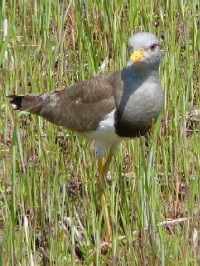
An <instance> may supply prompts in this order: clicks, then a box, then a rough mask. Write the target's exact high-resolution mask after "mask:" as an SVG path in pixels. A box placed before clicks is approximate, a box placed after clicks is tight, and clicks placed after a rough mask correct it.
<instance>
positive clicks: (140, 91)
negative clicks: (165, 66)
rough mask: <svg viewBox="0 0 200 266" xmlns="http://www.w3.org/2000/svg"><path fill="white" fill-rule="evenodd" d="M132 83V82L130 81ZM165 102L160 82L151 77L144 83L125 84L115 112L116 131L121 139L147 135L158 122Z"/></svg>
mask: <svg viewBox="0 0 200 266" xmlns="http://www.w3.org/2000/svg"><path fill="white" fill-rule="evenodd" d="M129 83H130V80H129ZM163 102H164V93H163V90H162V88H161V85H160V82H159V80H158V79H157V78H156V79H155V80H154V78H153V79H152V78H151V77H150V78H148V79H147V80H143V82H142V81H141V82H134V83H133V84H132V85H130V84H126V82H125V84H124V89H123V92H122V95H121V99H120V102H119V104H118V106H117V109H116V112H115V131H116V133H117V135H119V136H120V137H137V136H141V135H143V134H145V133H146V132H147V131H148V130H149V129H150V127H151V124H152V120H156V119H157V117H158V115H159V113H160V111H161V109H162V107H163Z"/></svg>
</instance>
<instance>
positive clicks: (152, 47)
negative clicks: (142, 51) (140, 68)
mask: <svg viewBox="0 0 200 266" xmlns="http://www.w3.org/2000/svg"><path fill="white" fill-rule="evenodd" d="M156 46H157V45H156V44H153V45H151V46H150V50H151V51H152V52H153V51H155V49H156Z"/></svg>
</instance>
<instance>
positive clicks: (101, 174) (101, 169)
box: [97, 159, 112, 241]
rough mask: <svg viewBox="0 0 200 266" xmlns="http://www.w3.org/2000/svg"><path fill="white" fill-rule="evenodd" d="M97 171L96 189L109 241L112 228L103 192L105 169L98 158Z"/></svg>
mask: <svg viewBox="0 0 200 266" xmlns="http://www.w3.org/2000/svg"><path fill="white" fill-rule="evenodd" d="M98 171H99V180H98V184H97V185H98V187H97V190H98V194H99V197H100V202H101V206H102V208H103V210H104V214H105V223H106V229H107V237H108V241H111V240H112V229H111V225H110V219H109V212H108V204H107V201H106V196H105V193H104V178H105V171H104V167H103V161H102V159H98Z"/></svg>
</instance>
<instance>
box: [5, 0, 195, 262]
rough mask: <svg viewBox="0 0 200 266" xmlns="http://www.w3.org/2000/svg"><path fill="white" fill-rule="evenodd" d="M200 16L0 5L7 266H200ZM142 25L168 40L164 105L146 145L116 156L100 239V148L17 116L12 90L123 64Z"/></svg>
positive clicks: (163, 9)
mask: <svg viewBox="0 0 200 266" xmlns="http://www.w3.org/2000/svg"><path fill="white" fill-rule="evenodd" d="M198 12H199V3H198V1H187V0H186V1H152V0H150V1H148V2H147V1H136V0H134V1H133V0H129V1H122V0H117V1H116V0H115V1H94V0H93V1H91V0H88V1H73V0H71V1H63V2H62V1H46V0H44V1H22V0H18V1H16V0H11V1H9V2H7V1H1V8H0V18H1V25H3V21H5V19H7V21H8V34H7V36H3V33H4V34H5V26H4V30H3V32H2V34H1V36H0V42H1V45H0V47H1V52H0V63H1V72H0V76H1V77H0V80H1V82H0V86H1V87H0V98H1V108H0V115H1V118H2V119H1V120H0V128H1V131H0V139H1V142H0V145H1V146H0V147H1V148H0V178H1V179H0V264H1V265H18V264H21V265H69V264H72V265H75V264H76V265H81V264H84V265H91V264H93V265H110V264H112V265H199V261H200V256H199V254H200V249H199V240H198V238H199V233H200V213H199V206H200V197H199V191H200V181H199V174H200V141H199V117H200V115H199V113H200V111H199V110H200V100H199V99H200V97H199V96H200V94H199V91H200V88H199V73H200V69H199V48H200V47H199V43H200V34H199V32H198V27H199V16H198ZM2 29H3V26H2ZM141 30H142V31H151V32H153V33H155V34H156V35H157V36H159V38H160V39H161V40H162V41H161V45H162V49H163V60H162V65H161V69H160V76H161V81H162V85H163V88H164V90H165V96H166V100H165V108H164V112H163V117H162V121H161V118H160V121H158V123H157V124H156V126H155V129H154V132H153V133H152V136H151V139H150V144H149V148H148V149H149V151H148V152H147V151H146V150H145V149H146V148H145V140H144V138H140V139H135V140H130V141H126V142H123V143H122V145H121V146H120V148H119V149H118V151H117V153H116V156H115V159H114V160H113V163H112V165H111V167H110V179H111V181H109V180H108V184H107V187H106V190H105V193H106V195H107V199H108V204H109V208H110V212H111V217H112V221H113V230H114V235H113V241H112V245H111V246H110V247H106V246H105V245H104V246H103V247H101V245H102V238H101V231H102V230H103V229H102V221H101V219H99V215H98V209H99V208H98V206H99V202H98V197H97V195H96V187H95V180H96V172H97V170H96V160H95V156H94V146H93V144H90V143H89V144H88V143H86V142H85V141H84V140H82V139H80V138H78V137H77V136H75V135H74V133H71V132H68V131H67V130H66V129H63V128H56V127H54V126H53V125H51V124H50V123H48V122H46V121H44V120H43V119H41V118H38V117H35V116H30V115H27V114H24V113H18V114H16V113H14V112H13V111H12V110H11V107H10V105H9V103H8V101H7V99H6V97H5V96H6V95H9V94H12V93H18V94H20V93H21V94H24V93H42V92H46V91H50V90H53V89H62V88H63V87H65V86H70V85H72V84H74V83H75V82H78V81H81V80H83V79H85V78H88V77H90V76H93V75H95V74H97V73H100V72H107V71H110V70H116V69H120V68H122V67H123V66H125V65H126V61H127V58H128V56H129V52H128V47H127V40H128V38H129V36H130V35H131V33H132V31H135V32H137V31H141ZM6 51H7V54H6V55H5V53H6ZM104 64H105V67H104V69H103V70H102V69H101V66H102V65H104ZM180 218H185V220H184V221H182V222H181V221H180V220H178V222H176V220H177V219H180ZM170 220H172V221H174V222H173V223H172V224H168V225H165V226H163V225H161V223H162V222H164V221H170ZM77 234H79V235H78V237H77ZM100 247H101V248H100ZM31 263H32V264H31Z"/></svg>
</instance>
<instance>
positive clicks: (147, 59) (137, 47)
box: [127, 32, 161, 66]
mask: <svg viewBox="0 0 200 266" xmlns="http://www.w3.org/2000/svg"><path fill="white" fill-rule="evenodd" d="M129 46H130V51H131V55H130V60H129V61H128V64H127V66H131V65H159V63H160V59H161V52H160V42H159V40H158V38H157V37H156V36H155V35H153V34H152V33H149V32H140V33H136V34H133V35H132V36H131V37H130V39H129Z"/></svg>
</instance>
